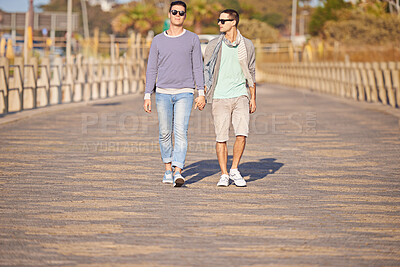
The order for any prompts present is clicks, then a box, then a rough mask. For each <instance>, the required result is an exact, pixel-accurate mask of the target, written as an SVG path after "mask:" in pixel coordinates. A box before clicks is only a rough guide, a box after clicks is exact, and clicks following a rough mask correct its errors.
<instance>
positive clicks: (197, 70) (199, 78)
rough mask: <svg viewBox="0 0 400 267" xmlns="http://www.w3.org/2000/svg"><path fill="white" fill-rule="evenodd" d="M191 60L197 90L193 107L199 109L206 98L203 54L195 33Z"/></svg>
mask: <svg viewBox="0 0 400 267" xmlns="http://www.w3.org/2000/svg"><path fill="white" fill-rule="evenodd" d="M192 62H193V74H194V82H195V84H196V88H197V91H198V92H199V96H198V97H196V99H195V103H196V104H195V106H194V108H195V109H196V108H197V107H198V108H199V110H203V108H204V106H205V104H206V98H205V96H204V74H203V56H202V54H201V47H200V40H199V37H198V36H197V35H196V36H194V44H193V53H192Z"/></svg>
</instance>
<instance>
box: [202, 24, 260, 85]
mask: <svg viewBox="0 0 400 267" xmlns="http://www.w3.org/2000/svg"><path fill="white" fill-rule="evenodd" d="M222 41H224V43H225V44H226V45H227V46H229V47H236V46H237V47H238V58H239V64H240V67H241V68H242V71H243V74H244V77H245V78H246V80H247V84H248V85H249V86H253V85H254V81H253V78H252V77H251V74H250V70H249V67H248V64H247V51H246V46H245V44H244V39H243V36H242V35H241V34H240V31H239V30H237V36H236V40H235V41H234V42H233V43H231V42H230V41H229V40H228V39H226V38H225V34H224V33H222V34H220V36H219V37H218V43H217V45H216V46H215V49H214V51H213V53H212V56H211V58H210V61H208V62H207V64H206V65H205V67H204V79H205V83H206V86H207V88H211V86H212V84H213V81H214V78H215V77H214V69H215V64H216V62H217V58H218V53H219V51H220V49H221V45H222Z"/></svg>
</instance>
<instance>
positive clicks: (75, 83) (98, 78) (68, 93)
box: [0, 55, 145, 114]
mask: <svg viewBox="0 0 400 267" xmlns="http://www.w3.org/2000/svg"><path fill="white" fill-rule="evenodd" d="M144 74H145V59H143V58H137V59H136V60H134V59H127V58H119V59H116V60H114V61H112V60H110V59H103V60H101V59H93V58H90V59H85V58H83V57H82V56H80V55H78V56H76V57H74V60H73V64H70V65H68V64H63V63H62V61H61V58H59V60H56V61H55V64H52V65H51V64H50V60H49V59H48V58H42V59H41V63H40V64H38V60H37V58H30V59H29V63H28V64H25V65H24V64H23V58H15V60H14V64H12V65H11V64H9V61H8V60H7V59H6V58H0V114H7V113H9V112H18V111H22V110H25V109H33V108H37V107H45V106H49V105H56V104H63V103H70V102H80V101H88V100H93V99H99V98H107V97H112V96H116V95H122V94H129V93H134V92H137V91H142V90H143V87H144V79H145V78H144Z"/></svg>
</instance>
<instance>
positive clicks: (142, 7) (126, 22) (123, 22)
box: [111, 3, 162, 34]
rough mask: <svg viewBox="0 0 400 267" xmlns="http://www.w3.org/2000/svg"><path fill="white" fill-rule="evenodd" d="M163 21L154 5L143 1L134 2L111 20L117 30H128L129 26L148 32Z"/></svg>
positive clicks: (141, 31) (121, 31)
mask: <svg viewBox="0 0 400 267" xmlns="http://www.w3.org/2000/svg"><path fill="white" fill-rule="evenodd" d="M161 21H162V19H161V17H160V16H159V15H158V13H157V9H156V8H155V7H154V6H153V5H149V4H145V3H144V4H143V3H132V4H130V5H128V7H126V8H124V9H123V10H122V12H121V13H120V14H119V15H118V16H117V17H115V18H114V19H113V21H112V22H111V25H112V28H113V30H114V31H115V32H120V33H123V32H126V30H127V29H128V28H129V27H132V28H133V29H134V30H136V31H138V32H140V33H142V34H146V33H147V32H148V31H149V30H151V29H153V28H154V27H155V26H156V25H158V24H160V22H161Z"/></svg>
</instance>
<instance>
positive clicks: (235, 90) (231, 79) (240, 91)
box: [214, 42, 247, 99]
mask: <svg viewBox="0 0 400 267" xmlns="http://www.w3.org/2000/svg"><path fill="white" fill-rule="evenodd" d="M221 52H222V55H221V65H220V68H219V73H218V80H217V85H216V86H215V91H214V99H221V98H234V97H239V96H241V95H247V88H246V79H245V77H244V74H243V72H242V68H241V67H240V63H239V58H238V47H237V46H236V47H229V46H227V45H226V44H225V43H224V42H222V51H221Z"/></svg>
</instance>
